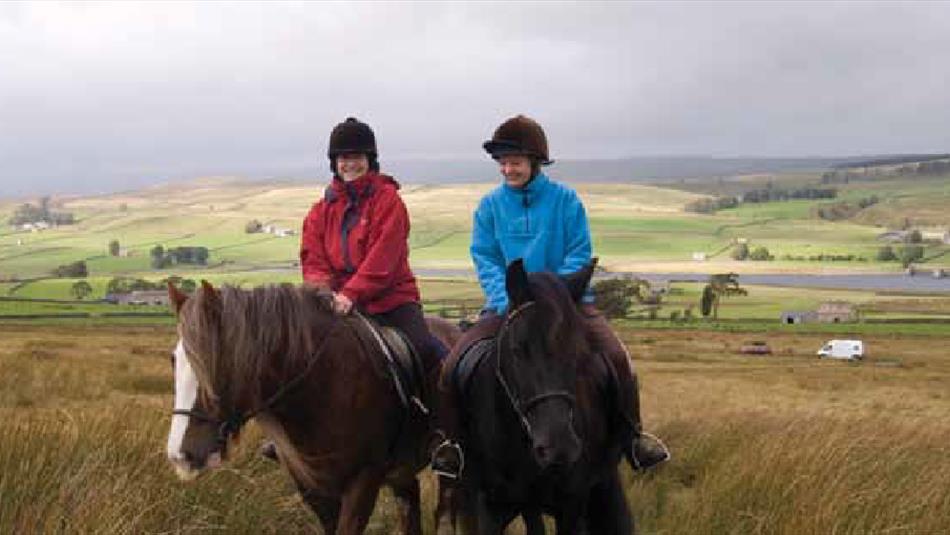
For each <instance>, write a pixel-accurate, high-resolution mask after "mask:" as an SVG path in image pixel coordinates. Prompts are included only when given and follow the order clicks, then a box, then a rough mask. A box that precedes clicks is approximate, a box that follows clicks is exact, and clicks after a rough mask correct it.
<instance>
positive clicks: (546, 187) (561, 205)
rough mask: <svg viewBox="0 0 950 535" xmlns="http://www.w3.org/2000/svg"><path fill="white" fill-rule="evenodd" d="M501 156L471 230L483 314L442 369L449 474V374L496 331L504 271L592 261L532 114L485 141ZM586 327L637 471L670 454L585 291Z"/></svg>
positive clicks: (504, 299)
mask: <svg viewBox="0 0 950 535" xmlns="http://www.w3.org/2000/svg"><path fill="white" fill-rule="evenodd" d="M483 147H484V148H485V150H486V151H487V152H488V153H489V154H490V155H491V157H492V158H494V159H495V161H497V162H498V165H499V167H500V171H501V174H502V176H503V177H504V179H505V181H504V183H503V184H501V185H500V186H498V187H497V188H495V189H494V190H492V191H491V192H489V193H488V194H487V195H485V197H483V198H482V200H481V202H480V203H479V205H478V208H477V209H476V211H475V216H474V224H473V228H472V245H471V254H472V260H473V261H474V262H475V268H476V271H477V273H478V280H479V283H480V284H481V286H482V290H483V291H484V292H485V301H486V302H485V310H484V312H483V315H482V319H481V320H480V321H479V322H478V324H476V325H475V326H474V327H472V329H471V330H470V331H468V332H467V333H466V334H465V336H464V337H463V339H462V340H461V341H460V342H459V343H458V344H457V345H456V348H455V350H453V351H452V353H451V354H450V355H449V357H448V359H447V361H446V363H445V365H444V366H443V372H442V384H441V385H440V386H441V391H442V406H440V409H439V410H440V413H441V417H440V419H441V427H442V428H443V432H444V433H445V435H446V437H445V440H444V441H443V442H442V443H441V444H440V445H439V447H438V448H437V449H436V450H435V452H434V454H433V461H432V468H433V470H434V471H435V472H436V473H439V474H441V475H444V476H446V477H450V478H456V477H458V476H459V474H460V472H461V469H462V465H463V463H462V459H463V455H462V451H461V447H460V446H459V445H458V442H457V441H456V437H457V436H458V432H459V429H458V428H459V424H458V414H457V411H458V409H457V401H456V399H455V392H454V389H453V388H452V386H451V380H450V378H451V374H452V372H453V370H454V368H455V364H456V363H457V361H458V357H459V356H460V354H461V353H462V352H463V351H464V350H465V348H466V347H467V345H468V344H467V343H466V342H468V341H474V340H478V339H482V338H487V337H490V336H493V335H494V334H495V333H496V332H497V330H498V328H499V326H500V325H501V318H503V317H504V315H505V312H506V310H507V308H508V295H507V292H506V289H505V271H506V268H507V266H508V264H510V263H511V262H513V261H514V260H516V259H518V258H521V259H522V260H523V261H524V266H525V270H526V271H528V272H529V273H530V272H538V271H550V272H553V273H557V274H560V275H565V274H569V273H574V272H576V271H578V270H580V269H581V268H583V267H584V266H586V265H587V264H588V263H589V262H590V260H591V239H590V228H589V226H588V224H587V214H586V212H585V211H584V205H583V204H582V203H581V201H580V198H578V196H577V193H575V192H574V190H572V189H571V188H569V187H567V186H565V185H563V184H560V183H558V182H555V181H553V180H551V179H550V178H548V177H547V175H545V174H544V173H543V172H541V166H542V165H548V164H550V163H552V162H551V160H550V159H549V158H548V144H547V138H546V136H545V135H544V130H543V129H542V128H541V126H540V125H539V124H538V123H537V122H535V121H534V120H532V119H530V118H528V117H525V116H523V115H518V116H517V117H512V118H511V119H508V120H507V121H505V122H504V123H502V124H501V126H499V127H498V128H497V129H496V130H495V133H494V135H493V136H492V139H491V140H489V141H486V142H485V143H484V145H483ZM581 308H582V311H583V312H584V316H585V318H586V319H587V328H588V330H589V333H590V338H591V339H592V341H593V342H594V346H595V348H597V349H598V350H600V351H602V352H603V353H604V354H605V355H606V356H607V357H608V358H609V359H610V360H611V362H612V363H613V366H614V368H615V369H616V370H617V379H618V386H619V388H617V396H618V400H617V401H618V403H615V404H613V405H614V406H616V407H618V408H619V414H618V415H617V416H618V420H619V421H621V422H625V423H626V425H624V426H623V427H624V429H625V431H626V432H627V437H626V439H625V440H624V444H625V447H624V450H625V454H626V457H627V459H628V461H629V462H630V464H631V466H632V467H633V468H634V469H635V470H641V469H646V468H649V467H651V466H654V465H656V464H659V463H661V462H663V461H666V460H667V459H669V456H670V455H669V451H668V450H667V449H666V446H665V445H664V444H663V442H661V441H660V440H659V439H658V438H656V437H655V436H653V435H650V434H648V433H644V432H643V431H642V429H641V423H640V401H639V393H638V387H637V378H636V375H635V374H634V372H633V369H632V368H631V364H630V356H629V354H628V353H627V350H626V347H625V346H624V345H623V343H622V342H621V341H620V339H618V338H617V336H616V335H615V334H614V332H613V330H612V329H611V328H610V325H609V323H608V322H607V320H606V318H605V317H604V315H603V314H602V313H601V312H600V311H598V310H597V309H596V308H595V307H594V305H593V296H592V294H591V293H590V291H589V290H588V292H587V295H586V296H585V297H584V299H583V301H582V303H581Z"/></svg>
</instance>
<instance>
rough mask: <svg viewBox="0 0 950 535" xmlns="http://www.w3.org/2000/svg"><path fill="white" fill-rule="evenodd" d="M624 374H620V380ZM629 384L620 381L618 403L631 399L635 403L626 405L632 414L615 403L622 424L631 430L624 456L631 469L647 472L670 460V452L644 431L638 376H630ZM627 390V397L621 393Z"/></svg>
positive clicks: (654, 437) (654, 436)
mask: <svg viewBox="0 0 950 535" xmlns="http://www.w3.org/2000/svg"><path fill="white" fill-rule="evenodd" d="M622 377H623V374H618V379H620V378H622ZM629 377H630V379H632V380H631V381H630V383H629V384H626V385H625V384H623V380H618V385H617V386H618V388H617V390H618V392H617V398H618V399H617V401H620V400H622V399H623V398H625V397H630V398H632V400H633V403H630V404H629V405H626V406H627V407H629V408H630V413H629V414H626V413H625V411H624V410H623V408H624V406H625V405H621V404H620V403H615V407H616V408H617V411H618V412H619V413H620V414H619V417H620V419H621V420H622V424H623V423H626V425H625V426H623V427H625V428H627V429H629V440H624V442H623V444H624V445H625V446H627V447H625V448H624V456H625V457H626V458H627V462H628V463H630V467H631V468H633V469H634V470H646V469H648V468H652V467H654V466H656V465H658V464H660V463H662V462H665V461H668V460H669V459H670V450H669V449H668V448H667V447H666V444H664V443H663V441H662V440H660V439H659V437H657V436H656V435H653V434H651V433H646V432H644V431H643V424H642V423H641V420H640V389H639V388H638V381H637V376H636V375H635V374H630V376H629ZM622 390H627V393H626V395H624V394H621V392H620V391H622Z"/></svg>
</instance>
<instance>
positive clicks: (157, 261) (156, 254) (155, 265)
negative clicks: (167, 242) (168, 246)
mask: <svg viewBox="0 0 950 535" xmlns="http://www.w3.org/2000/svg"><path fill="white" fill-rule="evenodd" d="M149 256H150V257H151V258H152V262H151V265H152V269H162V268H163V267H165V265H166V263H165V248H164V247H162V246H161V245H156V246H155V247H152V250H151V251H149Z"/></svg>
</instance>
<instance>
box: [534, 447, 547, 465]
mask: <svg viewBox="0 0 950 535" xmlns="http://www.w3.org/2000/svg"><path fill="white" fill-rule="evenodd" d="M550 451H551V450H550V449H548V448H547V447H546V446H544V445H541V444H538V445H536V446H535V447H534V458H535V459H537V461H538V464H540V465H541V466H542V467H543V466H546V465H547V464H548V457H549V456H550Z"/></svg>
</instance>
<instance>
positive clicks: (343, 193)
mask: <svg viewBox="0 0 950 535" xmlns="http://www.w3.org/2000/svg"><path fill="white" fill-rule="evenodd" d="M386 183H390V184H392V185H393V186H395V187H396V189H399V183H398V182H396V180H395V179H394V178H393V177H391V176H389V175H384V174H381V173H377V172H376V171H370V172H368V173H366V174H365V175H363V176H361V177H359V178H357V179H356V180H353V181H351V182H346V181H344V180H343V179H342V178H340V177H339V176H334V177H333V180H332V181H331V182H330V186H329V187H328V188H327V191H326V194H325V196H324V198H325V199H326V200H327V202H333V201H335V200H336V199H346V198H347V197H348V196H349V195H353V196H355V197H356V198H363V197H370V196H372V195H373V192H374V191H376V190H377V189H378V188H379V187H380V186H381V185H383V184H386Z"/></svg>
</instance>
